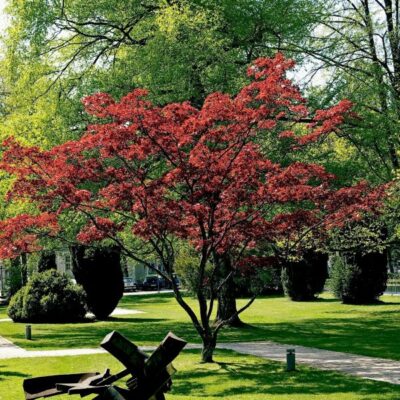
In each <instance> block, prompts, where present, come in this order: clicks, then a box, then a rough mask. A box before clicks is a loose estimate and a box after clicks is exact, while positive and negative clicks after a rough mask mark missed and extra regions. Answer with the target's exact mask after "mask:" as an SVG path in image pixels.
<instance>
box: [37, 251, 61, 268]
mask: <svg viewBox="0 0 400 400" xmlns="http://www.w3.org/2000/svg"><path fill="white" fill-rule="evenodd" d="M49 269H57V263H56V253H55V251H52V250H44V251H42V252H41V254H40V257H39V261H38V271H39V272H44V271H48V270H49Z"/></svg>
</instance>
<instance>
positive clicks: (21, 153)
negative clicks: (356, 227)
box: [0, 54, 382, 257]
mask: <svg viewBox="0 0 400 400" xmlns="http://www.w3.org/2000/svg"><path fill="white" fill-rule="evenodd" d="M292 66H293V62H292V61H291V60H286V59H285V58H284V57H283V56H282V55H281V54H277V55H276V56H275V57H274V58H271V59H259V60H256V61H255V63H254V65H253V66H252V67H251V68H250V69H249V71H248V74H249V76H250V77H251V78H252V82H251V83H250V84H249V85H247V86H245V87H244V88H243V89H242V90H241V91H240V93H239V94H238V95H237V96H236V97H233V98H232V97H230V96H228V95H225V94H222V93H214V94H211V95H210V96H208V98H207V99H206V101H205V103H204V105H203V107H202V108H201V109H196V108H194V107H192V106H191V105H190V104H189V103H182V104H169V105H167V106H165V107H157V106H155V105H153V104H152V103H151V102H149V101H148V100H146V91H144V90H134V91H133V92H132V93H130V94H128V95H127V96H125V97H124V98H122V100H121V101H120V102H115V101H114V100H113V99H112V98H111V97H110V96H108V95H106V94H96V95H94V96H90V97H87V98H86V99H84V101H83V102H84V105H85V107H86V110H87V112H88V113H90V114H92V115H94V116H96V117H99V118H106V122H102V123H99V124H94V125H91V126H89V127H88V129H87V133H86V134H85V135H84V136H83V137H82V138H81V139H80V140H77V141H71V142H68V143H65V144H63V145H61V146H57V147H55V148H53V149H52V150H50V151H42V150H40V149H38V148H36V147H23V146H20V145H19V144H18V143H16V142H15V141H13V140H8V141H7V142H6V143H5V144H4V145H5V146H6V148H7V151H6V152H5V153H4V155H3V161H2V163H1V168H2V169H3V170H5V171H7V172H9V173H11V174H14V175H15V176H16V182H15V184H14V187H13V189H12V191H11V194H10V197H14V198H18V199H28V200H30V201H34V202H36V203H37V204H38V206H39V208H40V209H41V210H42V211H43V214H41V215H39V216H36V217H35V216H23V215H21V216H20V217H17V218H15V219H10V220H7V221H4V222H2V223H1V226H0V256H1V257H10V256H12V255H13V254H16V252H17V249H19V251H29V250H31V249H32V248H33V247H34V246H36V244H35V243H36V238H35V235H34V234H32V233H29V234H28V233H26V228H31V227H37V228H41V229H43V228H44V227H46V226H48V227H49V228H51V229H50V230H51V232H54V229H55V226H56V222H55V221H56V219H57V217H59V216H60V215H61V214H63V213H66V212H69V211H73V212H74V213H81V214H82V215H83V216H85V217H86V218H87V224H86V225H85V226H84V227H82V228H81V231H80V232H79V233H78V235H77V239H78V240H80V241H82V242H85V243H88V242H91V241H98V240H102V239H104V238H106V237H116V236H117V235H118V233H119V231H120V230H121V229H122V228H123V227H130V229H131V232H132V234H135V235H138V236H140V237H142V238H144V239H146V240H156V241H157V240H158V241H162V240H164V239H165V238H166V237H168V236H171V235H172V236H175V237H179V238H183V239H188V240H190V241H191V242H192V243H193V244H194V245H195V246H196V247H197V248H198V249H201V250H202V251H205V252H210V251H211V250H215V251H217V252H225V251H227V250H231V249H235V248H239V247H241V246H250V247H251V246H254V245H255V244H256V243H257V241H258V240H260V239H263V240H269V241H276V240H279V239H280V238H286V239H291V238H297V237H298V235H299V234H300V233H301V232H303V231H304V230H307V229H312V230H315V231H317V229H318V230H321V229H324V228H326V227H331V226H337V225H340V224H341V223H343V221H344V220H345V219H346V218H359V217H360V215H361V214H362V213H365V212H371V211H375V210H376V209H377V207H379V204H380V201H379V200H380V199H379V196H380V195H381V194H382V193H381V189H378V190H375V191H374V190H371V189H370V188H368V186H367V185H366V184H364V183H363V184H360V185H358V186H356V187H352V188H343V189H341V190H339V191H335V190H333V189H331V181H332V180H333V179H334V177H333V176H332V175H331V174H329V173H327V172H326V171H325V170H324V168H323V167H321V166H318V165H315V164H305V163H294V164H292V165H289V166H287V167H283V166H281V165H278V164H275V163H272V162H271V161H270V160H269V159H268V158H267V157H266V156H265V155H264V154H263V153H262V151H261V149H260V148H259V146H258V145H257V144H255V141H254V138H255V136H258V137H262V135H263V134H265V132H266V131H268V132H272V133H274V134H275V135H276V137H286V138H287V137H293V138H294V141H295V142H297V143H298V144H305V143H309V142H311V141H315V140H317V139H318V138H319V137H320V136H321V135H325V134H328V133H329V132H331V131H334V130H335V129H337V128H338V127H339V125H340V124H342V123H343V122H344V120H345V118H346V116H348V115H349V113H350V110H351V103H350V102H348V101H343V102H341V103H339V104H338V105H337V106H335V107H332V108H331V109H329V110H324V111H319V112H317V114H316V116H315V118H314V120H313V122H312V123H311V124H310V125H309V131H308V132H307V133H306V134H305V135H304V136H302V137H298V138H295V137H294V133H293V132H292V131H291V130H288V129H287V126H286V125H287V123H288V122H292V123H293V122H294V123H295V122H296V121H300V120H301V119H302V118H305V117H307V115H308V113H309V112H308V109H307V107H306V102H305V100H304V98H303V97H302V96H301V94H300V92H299V90H298V89H297V88H296V87H295V86H294V85H293V84H292V83H291V82H290V80H288V79H287V78H286V77H285V72H286V71H287V70H288V69H289V68H291V67H292ZM285 124H286V125H285ZM10 243H12V246H13V247H12V249H13V250H12V251H11V250H10V246H11V245H10Z"/></svg>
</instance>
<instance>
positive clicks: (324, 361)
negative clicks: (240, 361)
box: [218, 342, 400, 385]
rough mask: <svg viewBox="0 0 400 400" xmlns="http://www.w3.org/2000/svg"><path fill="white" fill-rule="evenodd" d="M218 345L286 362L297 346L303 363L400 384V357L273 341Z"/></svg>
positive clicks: (297, 353)
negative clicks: (289, 352)
mask: <svg viewBox="0 0 400 400" xmlns="http://www.w3.org/2000/svg"><path fill="white" fill-rule="evenodd" d="M218 347H219V348H221V349H229V350H234V351H237V352H238V353H243V354H251V355H254V356H258V357H264V358H267V359H269V360H274V361H282V362H286V349H291V348H293V349H296V361H297V362H298V363H299V364H307V365H309V366H311V367H314V368H318V369H323V370H329V371H338V372H341V373H345V374H350V375H355V376H357V377H360V378H365V379H372V380H375V381H383V382H389V383H393V384H396V385H400V361H394V360H388V359H384V358H376V357H367V356H360V355H356V354H348V353H339V352H337V351H329V350H321V349H315V348H311V347H302V346H295V345H282V344H278V343H272V342H249V343H221V344H219V346H218Z"/></svg>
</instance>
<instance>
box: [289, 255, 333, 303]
mask: <svg viewBox="0 0 400 400" xmlns="http://www.w3.org/2000/svg"><path fill="white" fill-rule="evenodd" d="M327 263H328V256H327V255H326V254H322V253H317V252H315V251H308V252H306V253H305V254H304V255H303V259H302V260H300V261H293V262H287V263H286V264H285V265H284V268H283V269H282V276H281V278H282V285H283V289H284V291H285V294H286V296H288V297H290V299H291V300H294V301H311V300H315V298H316V295H317V294H319V293H321V292H322V291H323V290H324V286H325V281H326V278H327V277H328V265H327Z"/></svg>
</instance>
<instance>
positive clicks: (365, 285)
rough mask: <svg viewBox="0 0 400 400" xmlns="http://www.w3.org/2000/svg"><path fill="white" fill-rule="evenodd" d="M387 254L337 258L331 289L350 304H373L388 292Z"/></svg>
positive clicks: (333, 263)
mask: <svg viewBox="0 0 400 400" xmlns="http://www.w3.org/2000/svg"><path fill="white" fill-rule="evenodd" d="M387 278H388V274H387V256H386V253H377V252H374V253H368V254H362V253H354V254H346V255H335V256H334V257H333V259H332V270H331V279H330V288H331V290H332V291H333V292H334V294H335V296H336V297H337V298H339V299H341V300H342V302H343V303H346V304H370V303H374V302H376V301H377V300H378V298H379V297H380V296H381V295H382V294H383V293H384V291H385V290H386V283H387Z"/></svg>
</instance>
